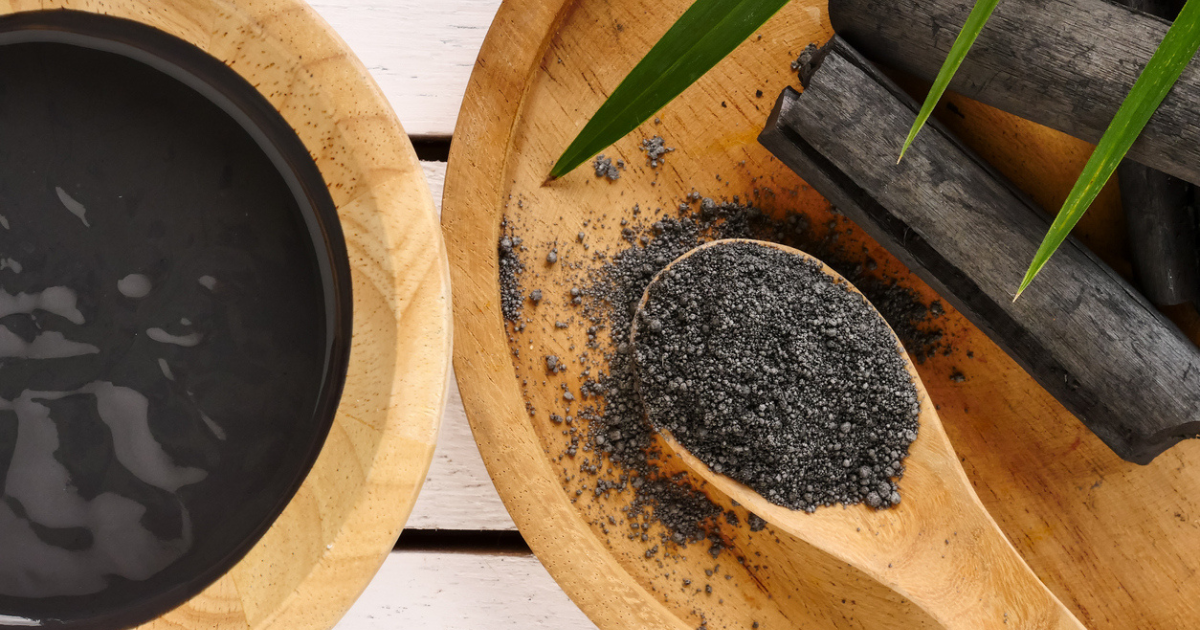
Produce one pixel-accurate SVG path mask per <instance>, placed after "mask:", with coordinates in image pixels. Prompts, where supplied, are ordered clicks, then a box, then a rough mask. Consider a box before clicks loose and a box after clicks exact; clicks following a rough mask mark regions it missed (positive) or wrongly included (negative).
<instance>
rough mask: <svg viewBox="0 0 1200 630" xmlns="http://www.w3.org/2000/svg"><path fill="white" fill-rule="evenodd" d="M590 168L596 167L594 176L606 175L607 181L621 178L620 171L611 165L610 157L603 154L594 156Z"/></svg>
mask: <svg viewBox="0 0 1200 630" xmlns="http://www.w3.org/2000/svg"><path fill="white" fill-rule="evenodd" d="M592 168H594V169H596V177H607V178H608V181H610V182H615V181H617V180H618V179H621V172H620V171H618V170H617V167H616V166H613V162H612V160H611V159H609V158H606V157H604V154H603V153H601V154H600V155H597V156H596V160H595V161H594V162H592Z"/></svg>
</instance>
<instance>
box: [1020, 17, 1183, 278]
mask: <svg viewBox="0 0 1200 630" xmlns="http://www.w3.org/2000/svg"><path fill="white" fill-rule="evenodd" d="M1198 48H1200V0H1187V3H1186V4H1184V6H1183V9H1182V10H1181V11H1180V12H1179V17H1177V18H1175V23H1174V24H1172V25H1171V28H1170V29H1168V30H1167V34H1166V36H1165V37H1163V41H1162V43H1161V44H1159V46H1158V50H1156V51H1154V55H1153V56H1151V57H1150V61H1149V62H1148V63H1147V64H1146V67H1145V68H1144V69H1143V70H1142V74H1141V75H1139V76H1138V78H1137V81H1136V82H1135V83H1134V84H1133V89H1132V90H1130V91H1129V95H1128V96H1126V97H1125V101H1124V102H1122V103H1121V108H1120V109H1118V110H1117V115H1116V116H1114V117H1113V119H1112V122H1111V123H1109V125H1108V129H1107V130H1106V131H1105V132H1104V135H1103V136H1101V138H1100V143H1099V144H1097V145H1096V149H1095V151H1093V152H1092V156H1091V157H1090V158H1089V159H1088V161H1087V164H1085V165H1084V167H1083V172H1082V173H1080V174H1079V179H1078V180H1077V181H1076V182H1075V187H1074V188H1072V189H1071V194H1070V195H1068V196H1067V200H1066V201H1065V202H1063V206H1062V209H1061V210H1059V212H1058V216H1057V217H1055V219H1054V223H1053V224H1052V225H1051V226H1050V230H1049V231H1048V232H1047V233H1046V238H1045V239H1044V240H1042V244H1041V246H1040V247H1038V250H1037V253H1036V254H1034V256H1033V262H1032V263H1030V265H1029V270H1028V271H1026V272H1025V278H1024V279H1023V280H1021V286H1020V287H1019V288H1018V289H1017V295H1016V297H1014V298H1013V300H1016V299H1017V297H1020V296H1021V293H1022V292H1024V291H1025V289H1026V288H1028V287H1029V283H1030V282H1033V279H1034V278H1035V277H1036V276H1037V274H1038V272H1039V271H1041V270H1042V267H1045V266H1046V262H1047V261H1049V260H1050V256H1051V255H1053V254H1054V252H1055V250H1057V249H1058V246H1059V245H1061V244H1062V242H1063V241H1064V240H1066V238H1067V235H1068V234H1070V232H1071V229H1072V228H1074V227H1075V224H1076V223H1079V219H1080V218H1082V217H1083V213H1084V212H1086V211H1087V209H1088V206H1090V205H1091V204H1092V201H1093V200H1095V199H1096V195H1098V194H1100V190H1101V189H1102V188H1103V187H1104V184H1105V183H1107V182H1108V179H1109V178H1110V177H1112V174H1113V171H1114V170H1116V168H1117V165H1118V164H1120V163H1121V160H1122V159H1123V158H1124V157H1125V153H1126V152H1127V151H1129V147H1130V146H1132V145H1133V142H1134V140H1137V137H1138V135H1139V134H1140V133H1141V132H1142V129H1143V128H1144V127H1145V126H1146V123H1147V122H1149V120H1150V117H1151V116H1153V115H1154V111H1155V110H1157V109H1158V106H1159V104H1160V103H1162V101H1163V99H1164V98H1166V96H1167V92H1170V91H1171V86H1173V85H1175V81H1176V80H1178V79H1179V75H1180V74H1181V73H1182V72H1183V69H1184V68H1186V67H1187V65H1188V63H1189V62H1190V61H1191V60H1192V57H1193V56H1195V54H1196V50H1197V49H1198Z"/></svg>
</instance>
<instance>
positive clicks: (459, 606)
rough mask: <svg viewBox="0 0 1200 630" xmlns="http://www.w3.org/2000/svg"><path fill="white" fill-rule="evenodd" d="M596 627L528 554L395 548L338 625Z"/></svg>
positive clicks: (347, 629)
mask: <svg viewBox="0 0 1200 630" xmlns="http://www.w3.org/2000/svg"><path fill="white" fill-rule="evenodd" d="M396 628H429V629H430V630H480V629H481V628H487V630H540V629H546V630H551V629H552V630H596V626H595V625H594V624H592V622H591V621H589V620H588V618H587V617H586V616H584V614H583V613H582V612H581V611H580V610H579V608H578V607H576V606H575V604H574V603H572V602H571V600H570V599H569V598H568V597H567V595H566V593H564V592H563V591H562V589H561V588H559V587H558V584H556V583H555V582H554V579H553V578H551V577H550V574H549V573H547V572H546V569H545V568H544V567H542V564H541V563H540V562H538V561H537V559H536V558H534V557H533V556H531V555H519V556H512V555H475V554H462V553H437V552H415V551H412V552H395V553H393V554H392V555H391V556H390V557H388V559H387V561H386V562H384V565H383V569H381V570H380V571H379V574H378V575H377V576H375V580H374V581H373V582H371V585H370V586H368V587H367V590H366V592H365V593H363V596H362V597H361V598H360V599H359V600H358V603H356V604H355V605H354V607H353V608H351V609H350V612H349V613H347V615H346V617H345V618H343V619H342V621H341V623H339V624H338V625H337V630H395V629H396Z"/></svg>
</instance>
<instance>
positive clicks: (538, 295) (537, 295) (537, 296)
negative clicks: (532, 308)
mask: <svg viewBox="0 0 1200 630" xmlns="http://www.w3.org/2000/svg"><path fill="white" fill-rule="evenodd" d="M529 301H530V302H533V303H534V304H537V303H538V302H541V301H542V290H541V289H534V290H533V291H531V292H530V293H529Z"/></svg>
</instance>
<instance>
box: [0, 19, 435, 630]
mask: <svg viewBox="0 0 1200 630" xmlns="http://www.w3.org/2000/svg"><path fill="white" fill-rule="evenodd" d="M55 9H73V10H76V11H79V12H85V13H94V14H104V15H107V16H111V17H116V18H124V19H126V20H133V21H137V22H140V23H142V24H144V25H147V26H150V27H154V28H156V29H158V30H159V31H162V32H165V33H166V34H168V35H172V36H174V37H176V38H179V39H182V40H183V41H184V42H187V43H190V44H191V45H193V46H195V47H197V48H199V49H200V50H201V51H203V52H204V53H207V54H208V55H210V56H211V57H213V58H215V59H217V60H219V61H220V62H223V63H224V64H225V65H226V66H228V67H230V68H232V69H233V70H234V71H235V72H237V73H238V74H239V75H241V77H242V78H243V79H245V80H246V81H247V82H248V83H249V84H251V85H253V86H254V87H255V88H256V89H257V91H258V92H259V93H260V94H261V95H262V96H263V97H265V98H266V99H267V101H268V102H269V104H270V106H271V107H273V108H274V109H276V110H278V112H279V113H280V114H281V115H282V117H283V120H284V121H285V122H286V125H287V126H290V127H291V128H292V129H293V130H295V132H296V134H297V135H298V136H299V139H300V141H301V142H302V143H303V148H304V149H307V151H308V153H309V154H311V156H312V158H313V160H314V161H315V163H316V165H317V167H318V168H319V170H320V174H319V177H318V178H316V181H317V182H318V183H317V187H318V188H327V189H328V192H329V195H330V196H331V197H332V203H333V205H332V206H331V208H332V207H336V219H337V221H338V223H340V225H341V230H342V232H343V234H344V240H345V249H346V253H347V254H348V259H349V278H350V284H351V285H352V287H351V289H352V293H353V322H352V324H351V326H352V330H353V334H352V336H351V337H350V339H349V341H350V358H349V363H348V367H347V369H346V376H345V383H344V388H343V390H342V396H341V404H340V405H339V406H338V407H337V413H336V415H335V417H334V419H333V424H332V428H331V429H330V430H329V434H328V437H327V438H325V439H324V446H323V448H321V450H320V453H319V455H317V457H316V463H315V464H314V465H313V467H312V469H311V471H310V472H309V473H308V475H307V477H305V478H304V482H303V485H301V486H300V488H299V490H298V491H297V492H296V494H295V495H294V497H293V498H292V500H291V501H290V503H287V505H286V507H285V508H284V509H283V512H282V514H281V515H280V516H279V517H278V519H276V520H275V522H274V524H273V525H272V526H271V527H270V529H269V530H268V531H267V532H266V534H265V535H264V536H263V537H262V538H261V539H260V540H259V541H258V542H257V544H256V545H254V547H253V548H252V549H250V551H249V553H248V554H247V555H245V556H244V557H243V558H242V559H241V560H240V562H238V563H237V564H236V565H235V566H234V567H233V568H232V569H231V570H230V571H228V573H226V574H225V575H224V577H221V578H220V579H219V580H217V581H216V582H215V583H212V584H211V586H209V587H208V588H207V589H206V590H204V591H203V592H201V593H200V594H199V595H196V596H195V597H193V598H191V599H190V601H187V602H186V603H185V604H183V605H182V606H179V607H178V608H176V609H175V610H173V611H171V612H169V613H167V614H166V615H164V616H162V617H160V618H158V619H157V620H155V621H152V622H150V623H148V624H146V627H153V628H159V627H161V628H206V629H211V628H287V629H288V630H291V629H294V628H314V629H318V628H329V627H332V626H333V625H334V624H335V623H336V622H337V620H338V619H339V618H340V617H341V616H342V614H343V613H344V612H345V611H346V610H347V609H348V608H349V607H350V605H351V604H352V603H353V601H354V599H355V598H356V597H357V596H358V595H359V594H360V593H361V592H362V590H363V589H364V588H365V587H366V585H367V583H368V582H369V581H370V579H371V578H372V577H373V576H374V574H375V572H376V570H377V569H378V568H379V566H380V565H381V564H382V562H383V560H384V558H385V557H386V556H387V554H388V552H389V551H390V550H391V548H392V546H393V545H394V543H395V540H396V538H397V536H398V535H399V532H400V529H401V528H402V527H403V524H404V521H405V520H406V519H407V517H408V515H409V512H410V510H411V508H412V505H413V503H414V502H415V499H416V496H417V492H418V490H419V489H420V486H421V484H422V482H423V481H424V478H425V473H426V471H427V470H428V466H429V463H430V460H431V458H432V454H433V448H434V444H435V440H436V434H437V427H438V422H439V420H440V418H441V412H442V407H443V405H444V402H445V397H446V385H447V377H448V372H449V352H450V329H449V321H450V320H449V318H450V313H449V282H448V276H449V273H448V269H447V266H446V262H445V260H446V259H445V250H444V246H443V244H442V240H441V236H440V232H439V229H438V225H437V222H436V219H435V211H434V206H433V203H432V199H431V198H430V196H429V192H428V188H427V187H426V183H425V180H424V176H423V175H422V172H421V168H420V166H419V163H418V161H417V158H416V155H415V153H414V151H413V149H412V146H411V144H410V143H409V141H408V139H407V135H406V134H405V132H404V130H403V129H402V128H401V126H400V124H399V121H397V120H396V117H395V114H394V113H393V112H392V110H391V108H390V107H389V106H388V104H387V101H386V99H385V98H384V96H383V95H382V94H381V93H380V91H379V89H378V88H377V86H376V85H375V83H374V81H373V80H372V79H371V78H370V76H369V75H368V73H367V71H366V69H365V68H364V67H363V66H362V64H361V63H360V62H359V61H358V60H357V59H356V58H355V57H354V55H353V54H352V53H351V52H350V50H349V49H348V47H347V46H346V45H345V44H344V43H343V42H342V41H341V40H340V39H339V38H338V37H337V35H336V34H335V33H333V31H332V30H331V29H330V28H329V26H328V25H326V24H325V23H324V22H323V21H322V20H321V19H320V18H319V17H318V16H317V15H316V14H315V12H313V11H312V9H310V8H309V7H308V5H307V4H306V3H304V2H301V1H299V0H274V1H266V2H261V1H249V0H200V1H189V2H175V1H163V0H118V1H116V2H92V1H87V0H80V1H74V0H49V1H42V0H37V1H24V0H5V1H0V16H9V15H10V14H23V15H22V16H21V18H22V19H24V18H27V17H31V16H35V15H46V13H44V11H45V10H55ZM38 12H42V13H38ZM56 13H57V12H56ZM189 50H193V49H191V48H189ZM206 95H208V94H207V93H206ZM210 98H212V97H211V96H210ZM293 142H294V140H293ZM313 172H314V173H315V171H313ZM320 178H323V179H324V181H323V182H321V179H320ZM298 185H299V186H303V185H304V183H303V182H301V183H300V184H298ZM59 194H60V195H61V194H62V192H61V190H60V193H59ZM64 203H65V202H64ZM11 216H12V215H11V214H10V217H11ZM331 216H332V215H331ZM85 225H86V222H85ZM333 251H336V250H333ZM335 277H336V274H335ZM206 286H207V285H206ZM122 292H123V290H122ZM343 295H344V294H343ZM331 356H333V357H334V359H336V355H331ZM327 360H332V359H327ZM164 372H166V370H165V369H164ZM167 378H171V377H170V376H169V375H168V376H167ZM325 417H326V418H328V416H325ZM230 435H231V437H232V436H233V435H234V434H233V433H232V432H231V434H230ZM316 443H317V444H318V445H319V444H320V441H319V440H318V441H317V442H316ZM310 461H311V460H310ZM264 487H266V486H264ZM291 488H293V489H294V488H295V485H292V486H291ZM286 496H287V495H286V494H284V495H282V497H283V498H282V499H281V500H286ZM231 502H232V501H231ZM242 507H244V506H242ZM238 508H239V506H238V505H229V506H228V509H229V510H231V514H235V513H236V512H235V511H236V510H238ZM261 531H262V530H261V529H259V530H258V532H261ZM251 540H253V538H252V539H251ZM243 551H244V548H243ZM237 555H240V552H239V554H237ZM232 557H233V558H236V557H237V556H236V555H235V556H232ZM225 566H228V565H225ZM199 582H200V583H201V584H204V583H205V581H204V580H203V579H201V580H199ZM181 589H182V590H184V591H185V592H195V591H194V590H190V589H191V585H187V586H183V587H181ZM174 601H175V602H178V601H180V599H178V598H177V599H175V600H174ZM160 610H161V608H160ZM139 614H141V613H139ZM147 616H148V615H147ZM142 618H145V617H142ZM20 622H21V620H20V619H16V620H14V619H11V618H3V617H0V626H4V625H6V624H8V623H17V624H18V625H20ZM125 623H129V622H125ZM87 624H88V622H87V621H83V622H80V623H77V624H76V626H79V627H92V626H89V625H87ZM101 625H102V626H104V625H107V622H104V623H102V624H101ZM76 626H72V627H76Z"/></svg>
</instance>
